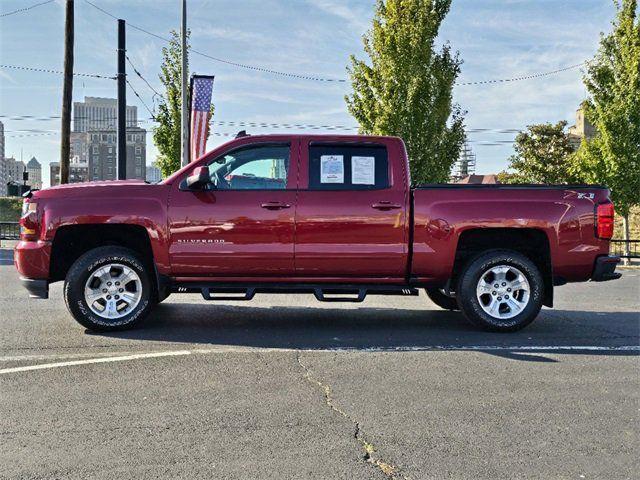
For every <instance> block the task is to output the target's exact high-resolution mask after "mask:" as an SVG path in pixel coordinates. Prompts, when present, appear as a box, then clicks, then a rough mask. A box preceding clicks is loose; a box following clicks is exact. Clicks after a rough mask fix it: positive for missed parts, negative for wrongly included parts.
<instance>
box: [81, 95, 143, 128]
mask: <svg viewBox="0 0 640 480" xmlns="http://www.w3.org/2000/svg"><path fill="white" fill-rule="evenodd" d="M125 118H126V125H127V128H128V127H137V126H138V107H132V106H127V109H126V114H125ZM117 120H118V101H117V100H116V99H115V98H102V97H84V102H73V131H74V132H88V131H90V130H115V129H116V126H117Z"/></svg>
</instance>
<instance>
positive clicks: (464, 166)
mask: <svg viewBox="0 0 640 480" xmlns="http://www.w3.org/2000/svg"><path fill="white" fill-rule="evenodd" d="M474 173H476V154H475V153H473V150H471V147H470V146H469V144H468V143H467V142H464V144H463V145H462V148H461V149H460V156H459V157H458V159H457V160H456V161H455V163H454V164H453V167H451V179H452V180H453V181H458V180H460V179H461V178H463V177H466V176H467V175H473V174H474Z"/></svg>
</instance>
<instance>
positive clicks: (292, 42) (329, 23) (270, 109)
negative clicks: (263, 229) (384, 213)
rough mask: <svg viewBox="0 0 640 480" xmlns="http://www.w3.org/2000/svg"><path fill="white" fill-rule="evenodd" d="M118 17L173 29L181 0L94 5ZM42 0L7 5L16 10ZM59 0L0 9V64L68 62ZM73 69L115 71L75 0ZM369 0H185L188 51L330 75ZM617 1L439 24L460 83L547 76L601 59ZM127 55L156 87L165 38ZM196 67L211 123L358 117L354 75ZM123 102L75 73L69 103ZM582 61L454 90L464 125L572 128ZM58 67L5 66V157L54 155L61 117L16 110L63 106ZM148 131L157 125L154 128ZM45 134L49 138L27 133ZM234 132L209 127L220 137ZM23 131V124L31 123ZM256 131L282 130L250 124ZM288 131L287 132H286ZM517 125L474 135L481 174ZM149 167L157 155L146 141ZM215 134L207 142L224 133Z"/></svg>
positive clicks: (0, 111) (100, 23) (485, 11)
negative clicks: (211, 108)
mask: <svg viewBox="0 0 640 480" xmlns="http://www.w3.org/2000/svg"><path fill="white" fill-rule="evenodd" d="M92 1H93V3H95V4H97V5H99V6H100V7H102V8H104V9H105V10H107V11H109V12H111V13H112V14H114V15H115V16H117V17H119V18H125V19H126V20H127V21H129V22H130V23H132V24H134V25H136V26H139V27H142V28H144V29H146V30H148V31H151V32H154V33H157V34H159V35H161V36H167V35H168V31H169V30H170V29H178V28H179V23H180V3H181V2H180V0H155V1H151V0H137V1H136V0H129V1H124V0H92ZM34 3H38V0H0V11H1V12H2V13H6V12H10V11H13V10H16V9H19V8H24V7H28V6H30V5H33V4H34ZM63 4H64V2H63V0H55V1H54V2H52V3H49V4H47V5H43V6H41V7H38V8H34V9H32V10H30V11H27V12H23V13H19V14H16V15H11V16H8V17H5V18H0V58H1V61H0V63H1V64H8V65H18V66H28V67H40V68H50V69H57V70H61V69H62V55H63V25H64V7H63ZM75 4H76V11H75V12H76V13H75V16H76V21H75V28H76V33H75V35H76V47H75V68H74V70H75V71H76V72H81V73H98V74H103V75H109V76H111V75H113V74H114V73H115V69H116V50H115V49H116V22H115V20H113V19H112V18H110V17H108V16H106V15H105V14H103V13H101V12H100V11H98V10H97V9H95V8H94V7H92V6H91V5H89V4H88V3H86V2H85V1H84V0H76V2H75ZM373 5H374V1H373V0H350V1H347V0H345V1H339V0H246V1H244V0H236V1H233V2H231V1H224V0H189V24H190V28H191V31H192V39H191V43H192V45H193V47H194V49H196V50H198V51H201V52H203V53H207V54H209V55H212V56H215V57H219V58H222V59H226V60H229V61H233V62H237V63H244V64H248V65H255V66H260V67H264V68H269V69H273V70H280V71H284V72H293V73H298V74H302V75H311V76H321V77H327V78H345V77H346V71H345V67H346V65H347V64H348V57H349V54H351V53H355V54H356V55H357V56H359V57H363V53H362V41H361V37H362V35H363V33H364V32H365V31H366V30H367V29H368V28H369V26H370V22H371V18H372V15H373ZM613 17H614V6H613V3H612V2H611V1H609V0H563V1H557V0H535V1H533V0H531V1H525V0H502V1H497V0H495V1H494V0H454V1H453V4H452V8H451V12H450V14H449V16H448V17H447V18H446V20H445V22H444V24H443V28H442V30H441V35H440V41H441V42H444V41H449V42H450V43H451V45H452V47H453V48H454V49H456V50H459V51H460V55H461V58H462V59H463V60H464V65H463V66H462V74H461V77H460V79H459V80H460V82H469V81H478V80H491V79H502V78H512V77H520V76H526V75H530V74H535V73H540V72H548V71H552V70H556V69H559V68H563V67H566V66H569V65H573V64H577V63H580V62H581V61H583V60H586V59H589V58H591V57H592V56H593V54H594V53H595V52H596V50H597V48H598V40H599V34H600V32H603V31H604V32H606V31H609V30H610V24H611V21H612V19H613ZM127 43H128V45H127V47H128V54H129V56H130V58H131V60H132V61H133V63H134V64H135V65H136V67H137V68H138V69H139V70H140V71H141V73H142V74H143V75H144V76H145V78H146V79H147V80H148V81H149V82H150V83H151V84H152V85H153V86H154V87H155V88H156V89H158V90H160V89H161V86H160V82H159V80H158V71H159V65H160V61H161V48H162V46H163V45H164V43H163V42H162V41H161V40H159V39H156V38H153V37H151V36H149V35H147V34H145V33H142V32H140V31H137V30H135V29H132V28H128V30H127ZM190 64H191V71H192V72H196V73H202V74H213V75H215V76H216V83H215V86H214V93H213V101H214V103H215V106H216V117H215V119H217V120H221V121H249V122H270V123H273V122H276V123H304V124H317V125H349V126H351V125H353V126H355V125H356V123H355V121H354V120H353V118H351V116H350V115H349V113H348V112H347V109H346V105H345V102H344V100H343V97H344V95H345V94H347V93H349V91H350V84H349V83H348V82H346V83H336V82H331V83H328V82H316V81H308V80H302V79H290V78H287V77H282V76H277V75H272V74H268V73H260V72H256V71H253V70H247V69H242V68H237V67H234V66H230V65H227V64H224V63H220V62H216V61H213V60H210V59H207V58H204V57H201V56H197V55H192V56H191V58H190ZM128 73H129V74H130V75H129V79H130V81H131V83H132V84H133V86H134V88H135V89H136V90H137V91H138V93H139V94H140V95H141V96H142V98H143V100H144V101H145V103H147V105H149V107H152V105H153V103H152V92H151V90H150V89H149V88H148V87H147V86H146V85H145V84H144V83H143V82H142V81H141V80H140V79H139V78H137V77H135V75H133V72H132V71H130V70H129V72H128ZM85 95H86V96H105V97H115V95H116V85H115V82H114V81H111V80H103V79H91V78H86V79H85V78H81V77H75V79H74V101H79V100H82V98H83V97H84V96H85ZM584 96H585V91H584V87H583V85H582V81H581V71H580V69H572V70H569V71H566V72H563V73H560V74H557V75H552V76H548V77H543V78H538V79H532V80H525V81H520V82H512V83H501V84H495V85H469V86H457V87H456V89H455V101H456V102H458V103H459V104H460V105H461V106H462V107H463V108H464V109H465V110H467V112H468V113H467V115H466V122H465V123H466V125H467V127H468V128H469V129H477V128H488V129H512V128H515V129H521V128H524V127H525V126H526V125H528V124H531V123H537V122H545V121H552V122H555V121H558V120H561V119H565V120H567V121H569V123H570V124H571V123H572V122H573V120H574V116H575V109H576V107H577V105H578V104H579V102H580V101H581V100H582V99H583V98H584ZM61 97H62V76H61V75H56V74H49V73H36V72H24V71H20V70H12V69H7V68H0V115H1V116H2V117H0V120H1V121H2V122H3V123H4V124H5V130H6V155H7V156H11V155H14V156H15V157H16V158H19V157H20V154H21V151H22V152H23V155H24V159H25V160H28V159H29V158H31V156H36V157H37V158H38V160H40V161H41V163H43V164H45V167H46V168H44V171H43V174H44V177H45V184H47V183H48V163H49V162H50V161H57V160H58V156H59V135H58V133H57V132H58V131H59V129H60V121H59V120H51V121H17V120H10V119H7V118H6V117H10V116H16V115H34V116H40V117H42V116H51V115H59V112H60V104H61ZM127 99H128V101H127V103H128V104H132V105H137V106H138V116H139V118H148V117H149V116H150V115H149V114H148V112H147V111H146V110H145V108H144V107H143V106H142V104H141V103H140V101H139V100H138V99H137V98H136V97H135V96H134V95H133V93H132V91H131V90H128V91H127ZM142 126H144V127H146V128H151V126H152V123H145V124H142ZM32 129H37V130H51V132H50V133H51V135H46V136H44V135H43V136H29V137H25V136H23V137H18V136H17V135H25V134H33V132H29V131H28V130H32ZM238 129H239V128H236V127H230V126H215V127H214V131H216V132H219V133H226V132H232V133H235V132H236V131H237V130H238ZM25 130H26V131H25ZM248 130H249V133H268V132H277V131H280V132H282V131H283V130H281V129H280V130H279V129H263V128H260V129H258V128H248ZM286 131H293V130H286ZM514 136H515V134H513V133H506V134H505V133H486V132H482V133H470V134H469V139H470V141H471V145H472V148H473V150H474V152H475V153H476V154H477V163H478V166H477V170H478V172H479V173H492V172H497V171H499V170H501V169H504V168H505V167H506V164H507V159H508V157H509V155H510V154H511V153H512V146H511V145H510V144H505V145H501V146H495V145H486V144H485V143H487V142H493V141H495V140H513V138H514ZM149 139H150V140H149V150H148V154H147V163H150V162H151V161H152V160H153V159H154V158H155V154H156V150H155V148H154V147H153V145H152V141H151V135H150V136H149ZM226 140H227V138H226V137H221V136H213V135H212V136H211V138H210V139H209V144H208V147H209V148H212V147H214V146H215V145H217V144H219V143H221V142H223V141H226Z"/></svg>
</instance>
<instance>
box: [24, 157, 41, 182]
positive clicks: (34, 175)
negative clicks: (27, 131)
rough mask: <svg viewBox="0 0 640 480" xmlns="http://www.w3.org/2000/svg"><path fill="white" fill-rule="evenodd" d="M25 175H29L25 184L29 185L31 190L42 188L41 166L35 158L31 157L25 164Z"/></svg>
mask: <svg viewBox="0 0 640 480" xmlns="http://www.w3.org/2000/svg"><path fill="white" fill-rule="evenodd" d="M27 173H28V174H29V180H28V181H27V183H28V184H29V185H31V188H37V189H41V188H42V165H40V162H38V160H37V159H36V157H32V158H31V160H29V162H27Z"/></svg>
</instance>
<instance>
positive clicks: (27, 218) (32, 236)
mask: <svg viewBox="0 0 640 480" xmlns="http://www.w3.org/2000/svg"><path fill="white" fill-rule="evenodd" d="M37 210H38V204H37V203H36V202H27V201H25V202H24V203H23V204H22V217H20V239H21V240H37V238H38V216H37Z"/></svg>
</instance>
